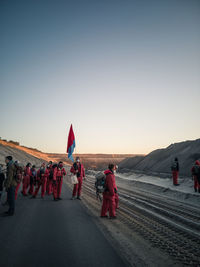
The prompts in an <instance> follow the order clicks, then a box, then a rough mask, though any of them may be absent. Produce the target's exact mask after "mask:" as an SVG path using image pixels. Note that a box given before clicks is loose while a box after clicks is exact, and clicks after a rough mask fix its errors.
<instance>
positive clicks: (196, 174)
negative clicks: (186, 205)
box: [191, 160, 200, 193]
mask: <svg viewBox="0 0 200 267" xmlns="http://www.w3.org/2000/svg"><path fill="white" fill-rule="evenodd" d="M191 172H192V177H193V179H194V191H195V192H197V191H198V192H199V193H200V162H199V161H198V160H196V161H195V165H194V166H193V167H192V169H191Z"/></svg>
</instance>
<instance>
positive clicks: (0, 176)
mask: <svg viewBox="0 0 200 267" xmlns="http://www.w3.org/2000/svg"><path fill="white" fill-rule="evenodd" d="M2 167H3V165H0V198H1V192H2V191H3V182H4V180H5V175H4V173H3V170H2Z"/></svg>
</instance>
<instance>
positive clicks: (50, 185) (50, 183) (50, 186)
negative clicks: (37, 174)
mask: <svg viewBox="0 0 200 267" xmlns="http://www.w3.org/2000/svg"><path fill="white" fill-rule="evenodd" d="M53 171H54V170H53V168H52V164H51V165H50V166H49V175H48V178H47V194H48V195H51V194H52V193H53Z"/></svg>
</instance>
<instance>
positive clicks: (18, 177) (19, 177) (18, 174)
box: [15, 161, 23, 200]
mask: <svg viewBox="0 0 200 267" xmlns="http://www.w3.org/2000/svg"><path fill="white" fill-rule="evenodd" d="M15 168H16V174H15V175H16V181H17V186H16V188H15V200H16V199H17V194H18V191H19V188H20V185H21V181H22V173H23V168H22V167H21V166H20V165H19V162H18V161H15Z"/></svg>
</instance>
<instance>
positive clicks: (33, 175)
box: [28, 168, 36, 195]
mask: <svg viewBox="0 0 200 267" xmlns="http://www.w3.org/2000/svg"><path fill="white" fill-rule="evenodd" d="M35 179H36V170H35V169H32V168H31V174H30V188H29V191H28V193H29V194H30V195H32V194H33V193H34V180H35Z"/></svg>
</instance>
